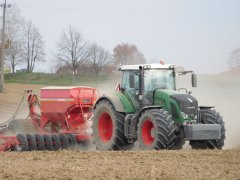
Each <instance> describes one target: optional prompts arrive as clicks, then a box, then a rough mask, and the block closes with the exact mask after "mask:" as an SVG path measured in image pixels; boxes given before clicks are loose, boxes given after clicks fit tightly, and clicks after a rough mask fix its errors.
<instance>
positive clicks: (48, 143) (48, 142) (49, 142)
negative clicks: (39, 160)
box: [43, 134, 53, 151]
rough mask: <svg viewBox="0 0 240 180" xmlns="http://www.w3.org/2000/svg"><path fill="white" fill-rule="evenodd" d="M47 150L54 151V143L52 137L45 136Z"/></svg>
mask: <svg viewBox="0 0 240 180" xmlns="http://www.w3.org/2000/svg"><path fill="white" fill-rule="evenodd" d="M43 139H44V142H45V150H49V151H53V142H52V137H51V135H47V134H44V135H43Z"/></svg>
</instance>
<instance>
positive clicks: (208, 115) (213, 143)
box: [189, 109, 226, 149]
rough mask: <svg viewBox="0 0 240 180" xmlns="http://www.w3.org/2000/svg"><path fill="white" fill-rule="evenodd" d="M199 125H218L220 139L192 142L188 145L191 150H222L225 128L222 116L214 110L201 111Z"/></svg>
mask: <svg viewBox="0 0 240 180" xmlns="http://www.w3.org/2000/svg"><path fill="white" fill-rule="evenodd" d="M201 123H203V124H220V127H221V137H220V139H214V140H192V141H190V143H189V144H190V145H191V146H192V149H222V147H223V146H224V140H225V138H226V136H225V132H226V129H225V126H224V122H223V118H222V116H221V115H220V114H219V113H218V112H216V111H215V110H211V109H208V110H204V111H203V110H202V112H201Z"/></svg>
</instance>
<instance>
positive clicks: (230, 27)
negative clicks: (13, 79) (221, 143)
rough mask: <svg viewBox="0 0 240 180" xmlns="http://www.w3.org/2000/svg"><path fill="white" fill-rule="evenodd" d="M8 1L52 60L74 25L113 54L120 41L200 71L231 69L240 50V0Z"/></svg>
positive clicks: (151, 58)
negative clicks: (229, 63) (37, 35)
mask: <svg viewBox="0 0 240 180" xmlns="http://www.w3.org/2000/svg"><path fill="white" fill-rule="evenodd" d="M8 2H9V3H16V4H17V5H18V7H19V8H20V10H21V12H22V16H23V17H24V18H25V19H26V20H31V21H32V22H33V23H34V24H35V26H37V27H38V28H39V30H40V32H41V34H42V36H43V39H44V41H45V44H46V51H47V53H48V57H47V59H49V60H50V59H52V56H51V52H53V51H54V50H55V47H56V42H57V40H58V39H59V36H60V34H61V32H62V30H63V29H64V28H66V27H67V26H68V25H72V26H73V27H76V28H78V29H79V30H80V31H81V33H82V35H83V37H84V38H85V39H86V40H89V41H95V42H97V43H98V44H99V45H102V46H103V47H105V48H107V49H108V50H110V51H111V52H112V50H113V48H114V46H115V45H116V44H118V43H121V42H128V43H132V44H135V45H137V47H138V48H139V50H140V51H141V52H142V53H143V54H144V55H145V57H146V59H147V60H148V61H155V62H159V59H164V60H165V62H166V63H173V64H177V65H182V66H184V67H185V69H192V70H195V72H197V73H220V72H222V71H224V70H226V69H227V64H226V61H227V59H228V57H229V52H231V51H232V50H233V49H236V48H240V0H8ZM43 69H46V68H44V67H43V66H39V67H38V68H37V69H36V70H43ZM47 69H48V71H49V70H50V68H47Z"/></svg>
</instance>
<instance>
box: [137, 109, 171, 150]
mask: <svg viewBox="0 0 240 180" xmlns="http://www.w3.org/2000/svg"><path fill="white" fill-rule="evenodd" d="M175 130H176V129H175V127H174V121H173V120H172V118H171V115H169V114H168V112H167V111H164V110H162V109H154V110H147V111H145V112H143V114H142V115H141V116H140V118H139V123H138V131H137V133H138V138H137V141H136V142H135V146H136V147H138V148H139V149H141V150H152V149H156V150H159V149H171V148H173V147H174V145H175V144H176V142H175V139H176V135H175Z"/></svg>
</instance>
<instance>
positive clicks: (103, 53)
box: [89, 43, 111, 76]
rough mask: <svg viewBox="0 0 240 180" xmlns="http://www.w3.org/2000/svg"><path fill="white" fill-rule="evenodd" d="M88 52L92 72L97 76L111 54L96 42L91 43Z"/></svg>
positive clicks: (108, 61) (108, 60) (107, 62)
mask: <svg viewBox="0 0 240 180" xmlns="http://www.w3.org/2000/svg"><path fill="white" fill-rule="evenodd" d="M90 53H91V56H90V57H89V59H90V60H91V63H92V66H93V69H94V73H95V75H96V76H97V75H98V74H99V73H100V72H101V71H102V70H103V68H104V67H105V66H106V65H107V64H109V63H110V61H111V54H110V53H109V52H108V51H107V50H105V49H104V48H102V47H100V46H99V45H97V44H96V43H93V44H92V45H91V47H90Z"/></svg>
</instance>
